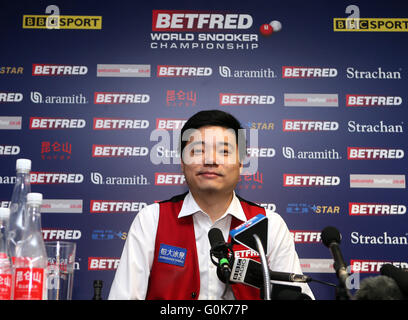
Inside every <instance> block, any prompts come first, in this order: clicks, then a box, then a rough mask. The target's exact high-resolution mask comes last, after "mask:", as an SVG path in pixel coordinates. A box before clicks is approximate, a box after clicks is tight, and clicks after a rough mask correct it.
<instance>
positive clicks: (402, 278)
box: [380, 263, 408, 295]
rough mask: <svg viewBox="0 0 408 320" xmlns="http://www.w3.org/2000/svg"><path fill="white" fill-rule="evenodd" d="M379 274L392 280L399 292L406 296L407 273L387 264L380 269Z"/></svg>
mask: <svg viewBox="0 0 408 320" xmlns="http://www.w3.org/2000/svg"><path fill="white" fill-rule="evenodd" d="M380 273H381V274H382V275H384V276H388V277H390V278H392V279H394V280H395V282H396V283H397V285H398V287H399V288H400V289H401V291H402V292H403V293H404V294H405V295H408V272H406V271H403V270H402V269H401V268H397V267H395V266H393V265H392V264H389V263H387V264H384V265H383V266H382V267H381V269H380Z"/></svg>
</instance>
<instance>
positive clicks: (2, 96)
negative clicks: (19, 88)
mask: <svg viewBox="0 0 408 320" xmlns="http://www.w3.org/2000/svg"><path fill="white" fill-rule="evenodd" d="M21 101H23V94H22V93H19V92H0V103H11V102H21Z"/></svg>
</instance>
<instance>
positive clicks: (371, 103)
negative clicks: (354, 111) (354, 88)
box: [346, 94, 402, 107]
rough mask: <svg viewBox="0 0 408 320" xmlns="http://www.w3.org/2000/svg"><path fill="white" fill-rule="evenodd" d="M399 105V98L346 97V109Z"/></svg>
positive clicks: (354, 95)
mask: <svg viewBox="0 0 408 320" xmlns="http://www.w3.org/2000/svg"><path fill="white" fill-rule="evenodd" d="M401 104H402V98H401V97H399V96H374V95H360V94H348V95H346V106H347V107H377V106H400V105H401Z"/></svg>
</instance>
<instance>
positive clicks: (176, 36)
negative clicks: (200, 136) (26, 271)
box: [0, 1, 408, 299]
mask: <svg viewBox="0 0 408 320" xmlns="http://www.w3.org/2000/svg"><path fill="white" fill-rule="evenodd" d="M350 5H351V3H349V2H342V1H336V2H335V3H333V2H330V3H329V2H327V1H307V2H305V1H286V2H281V1H268V2H266V1H264V2H261V1H251V2H248V3H243V2H236V1H234V2H226V1H201V2H200V1H198V2H197V1H195V2H194V4H192V3H191V1H172V2H168V1H148V2H146V3H141V2H135V1H120V2H110V3H109V2H103V3H101V2H100V1H81V2H77V1H76V2H73V1H52V2H48V3H47V2H41V3H39V2H33V1H18V2H10V1H8V2H7V4H6V3H3V4H2V8H1V10H0V21H1V23H0V26H1V31H0V32H1V38H2V48H3V50H1V53H0V55H1V59H0V135H1V140H0V159H1V166H0V203H1V206H5V207H7V206H8V205H9V200H10V197H11V193H12V187H13V183H14V182H15V169H14V168H15V161H16V159H18V158H20V157H27V158H30V159H31V160H32V163H33V168H32V171H33V173H32V179H31V180H32V190H33V191H36V192H42V193H43V194H44V198H45V201H44V205H43V215H42V226H43V228H44V232H43V233H44V239H45V240H46V241H49V240H67V241H74V242H76V243H77V257H76V265H75V285H74V292H73V298H74V299H91V298H92V295H93V288H92V283H93V280H95V279H101V280H103V281H104V288H103V298H106V297H107V295H108V292H109V289H110V285H111V283H112V280H113V276H114V273H115V269H116V267H117V265H118V262H119V258H120V254H121V252H122V248H123V245H124V242H125V240H126V236H127V233H128V229H129V226H130V224H131V222H132V220H133V219H134V217H135V216H136V215H137V213H138V212H139V211H140V210H141V209H142V208H143V207H145V206H146V205H148V204H150V203H153V202H155V201H159V200H164V199H168V198H170V197H171V196H172V195H175V194H179V193H182V192H184V191H185V190H186V185H185V181H184V177H183V176H182V174H181V173H180V167H179V163H180V159H179V156H178V154H177V143H176V142H177V138H178V132H179V129H180V128H181V126H182V124H183V123H184V121H185V120H186V119H187V118H188V117H189V116H191V115H192V114H194V113H196V112H197V111H199V110H209V109H214V108H215V109H220V110H225V111H227V112H231V113H232V114H234V115H235V116H236V117H237V118H238V119H239V120H240V121H241V122H242V124H243V126H244V128H245V129H246V135H247V140H248V155H249V158H248V161H247V163H246V165H245V167H246V173H247V174H246V175H242V177H241V181H240V183H239V186H238V187H237V193H238V194H239V195H241V196H242V197H244V198H247V199H249V200H252V201H254V202H257V203H260V204H262V205H263V206H266V207H267V208H269V209H271V210H273V211H275V212H277V213H279V214H280V215H281V216H282V217H283V218H284V220H285V221H286V222H287V225H288V227H289V229H290V231H291V232H292V234H293V237H294V241H295V243H296V249H297V252H298V254H299V257H300V259H301V262H302V268H303V270H304V272H305V273H306V274H309V275H312V276H313V277H316V278H317V279H322V280H327V281H331V282H336V283H337V280H336V277H335V274H334V273H333V268H332V260H331V256H330V253H329V251H328V249H327V248H325V247H324V246H323V245H322V243H321V242H320V232H321V230H322V229H323V228H324V227H326V226H328V225H333V226H336V227H337V228H338V229H339V230H340V232H341V233H342V236H343V238H342V244H341V246H342V249H343V253H344V256H345V259H346V261H347V263H348V264H350V265H351V266H352V271H353V272H359V276H361V277H362V278H363V277H366V276H375V275H378V274H379V268H380V267H381V264H382V263H384V262H392V263H394V264H395V265H398V266H404V267H407V263H408V254H407V246H408V229H407V227H406V226H407V191H406V171H407V150H408V149H407V144H408V142H407V141H408V139H407V130H408V127H407V114H408V113H407V102H406V101H407V95H406V79H407V65H406V57H405V52H406V50H405V49H406V39H405V35H406V33H404V32H406V31H408V19H407V18H404V17H406V16H408V5H407V4H403V3H402V2H400V1H388V2H383V1H381V2H380V1H360V2H359V3H358V5H354V6H350ZM359 17H360V19H359V20H358V19H357V18H359ZM356 19H357V20H356ZM356 283H357V284H358V277H356V279H355V280H354V285H356ZM311 287H312V289H313V290H314V293H315V295H316V298H318V299H334V297H335V295H334V291H333V290H332V289H331V288H330V287H324V286H322V285H315V284H312V285H311Z"/></svg>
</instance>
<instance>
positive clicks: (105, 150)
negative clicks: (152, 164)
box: [92, 144, 149, 158]
mask: <svg viewBox="0 0 408 320" xmlns="http://www.w3.org/2000/svg"><path fill="white" fill-rule="evenodd" d="M148 153H149V149H148V148H147V147H133V146H108V145H97V144H93V145H92V157H94V158H112V157H144V156H147V155H148Z"/></svg>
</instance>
